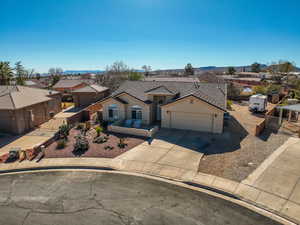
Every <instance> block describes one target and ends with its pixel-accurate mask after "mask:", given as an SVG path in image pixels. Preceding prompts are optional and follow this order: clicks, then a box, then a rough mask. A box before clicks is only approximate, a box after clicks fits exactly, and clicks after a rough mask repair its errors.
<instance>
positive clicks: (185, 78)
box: [144, 77, 199, 82]
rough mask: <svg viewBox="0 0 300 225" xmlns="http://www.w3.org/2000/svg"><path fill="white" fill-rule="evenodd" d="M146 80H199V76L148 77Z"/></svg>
mask: <svg viewBox="0 0 300 225" xmlns="http://www.w3.org/2000/svg"><path fill="white" fill-rule="evenodd" d="M144 80H145V81H174V82H199V79H198V78H197V77H146V78H145V79H144Z"/></svg>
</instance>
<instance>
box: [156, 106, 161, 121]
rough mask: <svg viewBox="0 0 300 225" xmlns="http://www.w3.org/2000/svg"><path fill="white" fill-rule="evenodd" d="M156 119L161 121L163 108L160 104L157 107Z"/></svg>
mask: <svg viewBox="0 0 300 225" xmlns="http://www.w3.org/2000/svg"><path fill="white" fill-rule="evenodd" d="M156 120H158V121H161V108H160V105H157V107H156Z"/></svg>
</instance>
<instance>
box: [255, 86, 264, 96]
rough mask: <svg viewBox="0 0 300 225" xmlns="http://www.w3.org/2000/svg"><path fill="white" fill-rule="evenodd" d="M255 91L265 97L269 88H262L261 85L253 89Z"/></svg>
mask: <svg viewBox="0 0 300 225" xmlns="http://www.w3.org/2000/svg"><path fill="white" fill-rule="evenodd" d="M253 90H254V92H255V93H256V94H262V95H265V94H266V93H267V88H266V87H264V86H261V85H259V86H255V87H254V88H253Z"/></svg>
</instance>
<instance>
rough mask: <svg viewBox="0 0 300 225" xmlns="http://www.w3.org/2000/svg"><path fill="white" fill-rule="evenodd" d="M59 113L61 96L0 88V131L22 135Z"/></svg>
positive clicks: (54, 93)
mask: <svg viewBox="0 0 300 225" xmlns="http://www.w3.org/2000/svg"><path fill="white" fill-rule="evenodd" d="M59 111H61V94H60V93H59V92H56V91H49V90H44V89H38V88H30V87H25V86H0V131H1V132H7V133H13V134H22V133H24V132H26V131H28V130H31V129H32V128H34V127H37V126H39V125H40V124H42V123H44V122H46V121H48V120H49V119H50V118H51V114H56V113H58V112H59Z"/></svg>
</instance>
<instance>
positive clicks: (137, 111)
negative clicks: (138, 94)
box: [131, 105, 142, 120]
mask: <svg viewBox="0 0 300 225" xmlns="http://www.w3.org/2000/svg"><path fill="white" fill-rule="evenodd" d="M131 119H133V120H141V119H142V107H140V106H138V105H134V106H132V107H131Z"/></svg>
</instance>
